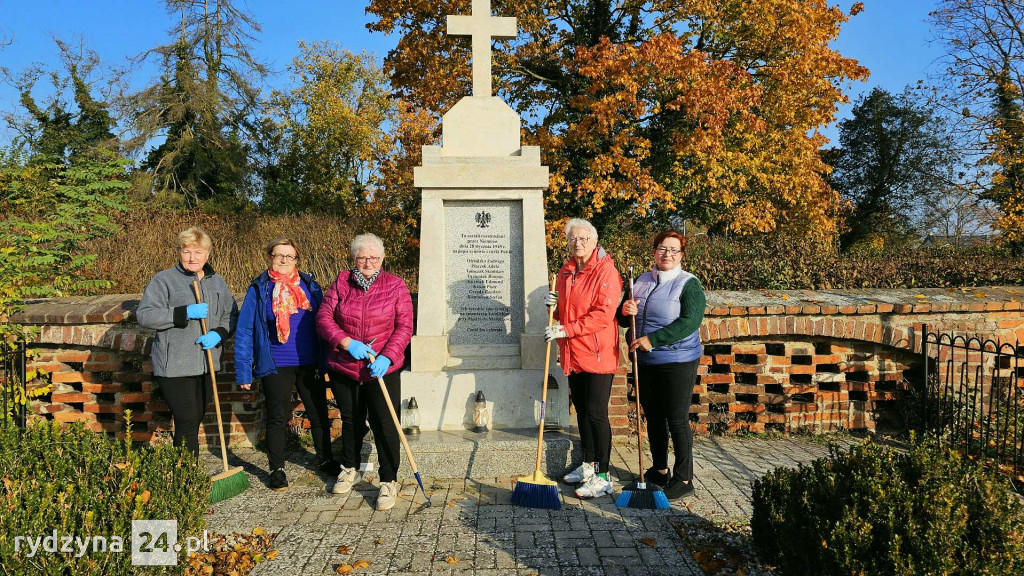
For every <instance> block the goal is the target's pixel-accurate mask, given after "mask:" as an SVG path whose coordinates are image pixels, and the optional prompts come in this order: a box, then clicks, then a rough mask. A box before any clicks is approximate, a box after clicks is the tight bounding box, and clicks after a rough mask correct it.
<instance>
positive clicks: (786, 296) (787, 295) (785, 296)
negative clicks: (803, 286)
mask: <svg viewBox="0 0 1024 576" xmlns="http://www.w3.org/2000/svg"><path fill="white" fill-rule="evenodd" d="M779 298H782V299H783V300H789V294H783V295H782V296H779Z"/></svg>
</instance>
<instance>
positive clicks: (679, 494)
mask: <svg viewBox="0 0 1024 576" xmlns="http://www.w3.org/2000/svg"><path fill="white" fill-rule="evenodd" d="M690 494H693V482H684V481H683V479H682V478H679V477H675V478H673V479H671V480H669V481H668V484H667V485H666V486H665V497H666V498H668V499H669V500H678V499H680V498H685V497H686V496H689V495H690Z"/></svg>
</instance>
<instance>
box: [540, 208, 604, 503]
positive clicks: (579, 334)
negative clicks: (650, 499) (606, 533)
mask: <svg viewBox="0 0 1024 576" xmlns="http://www.w3.org/2000/svg"><path fill="white" fill-rule="evenodd" d="M565 239H566V242H567V243H568V244H569V255H570V258H569V260H568V261H567V262H566V263H565V265H564V266H562V269H561V270H559V271H558V280H557V282H556V284H555V287H556V290H555V292H552V293H550V294H548V299H547V304H548V306H557V308H556V311H555V317H556V318H558V319H559V324H555V325H554V326H551V327H550V328H548V329H547V330H546V331H545V337H546V338H547V341H548V342H550V341H552V340H558V349H559V353H560V355H561V359H562V368H563V369H564V370H565V373H566V374H567V375H568V376H569V392H570V394H571V395H572V403H573V406H575V407H576V416H577V419H578V421H579V427H580V443H581V444H582V445H583V463H582V464H580V465H579V466H578V467H577V468H576V469H575V470H573V471H572V472H569V473H568V474H566V475H565V477H564V478H563V480H564V481H565V482H566V483H569V484H578V483H583V485H582V486H580V487H579V488H577V489H576V496H577V497H579V498H594V497H596V496H601V495H603V494H611V492H612V484H611V482H610V481H609V479H608V461H609V460H610V459H611V450H612V428H611V424H610V423H609V422H608V400H609V398H610V397H611V393H612V378H613V377H614V375H615V370H616V369H617V368H618V366H619V327H618V324H617V322H616V320H615V312H616V308H617V307H618V304H619V298H620V297H621V295H622V277H621V276H619V272H618V270H616V269H615V264H614V263H613V262H612V257H611V256H609V255H608V254H607V253H606V252H605V251H604V248H601V247H600V246H598V244H597V229H595V228H594V226H593V225H592V224H591V223H590V222H587V221H586V220H582V219H579V218H574V219H572V220H569V222H568V223H567V224H566V225H565Z"/></svg>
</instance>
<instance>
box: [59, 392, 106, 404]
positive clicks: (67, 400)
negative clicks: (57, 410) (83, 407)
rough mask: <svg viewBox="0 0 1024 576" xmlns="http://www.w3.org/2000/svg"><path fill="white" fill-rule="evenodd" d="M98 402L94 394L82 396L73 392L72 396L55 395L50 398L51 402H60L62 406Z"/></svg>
mask: <svg viewBox="0 0 1024 576" xmlns="http://www.w3.org/2000/svg"><path fill="white" fill-rule="evenodd" d="M95 400H96V396H94V395H92V394H82V393H75V392H72V393H70V394H53V395H51V396H50V401H52V402H59V403H62V404H77V403H79V402H93V401H95Z"/></svg>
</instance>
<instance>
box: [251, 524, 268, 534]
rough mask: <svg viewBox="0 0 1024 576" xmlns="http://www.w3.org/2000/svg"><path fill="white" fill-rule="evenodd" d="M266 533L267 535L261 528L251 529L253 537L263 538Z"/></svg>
mask: <svg viewBox="0 0 1024 576" xmlns="http://www.w3.org/2000/svg"><path fill="white" fill-rule="evenodd" d="M266 533H267V531H266V529H264V528H263V527H262V526H257V527H255V528H253V529H252V535H253V536H263V535H264V534H266Z"/></svg>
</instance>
